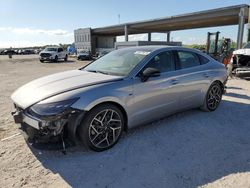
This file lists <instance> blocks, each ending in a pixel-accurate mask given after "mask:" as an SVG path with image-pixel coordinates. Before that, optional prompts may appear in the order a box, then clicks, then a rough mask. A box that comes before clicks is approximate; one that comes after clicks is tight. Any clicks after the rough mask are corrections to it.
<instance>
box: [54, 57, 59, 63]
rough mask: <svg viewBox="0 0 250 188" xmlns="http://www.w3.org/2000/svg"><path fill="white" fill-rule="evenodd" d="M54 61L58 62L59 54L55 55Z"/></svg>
mask: <svg viewBox="0 0 250 188" xmlns="http://www.w3.org/2000/svg"><path fill="white" fill-rule="evenodd" d="M54 62H56V63H57V62H58V56H57V55H56V56H55V59H54Z"/></svg>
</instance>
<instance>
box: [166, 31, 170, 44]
mask: <svg viewBox="0 0 250 188" xmlns="http://www.w3.org/2000/svg"><path fill="white" fill-rule="evenodd" d="M167 42H170V31H168V32H167Z"/></svg>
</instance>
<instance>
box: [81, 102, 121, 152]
mask: <svg viewBox="0 0 250 188" xmlns="http://www.w3.org/2000/svg"><path fill="white" fill-rule="evenodd" d="M123 128H124V117H123V114H122V112H121V111H120V109H119V108H117V107H116V106H114V105H112V104H104V105H100V106H97V107H95V108H93V109H92V110H91V111H89V112H88V113H87V115H86V117H85V118H84V120H83V122H82V124H81V125H80V128H79V130H78V134H79V137H80V139H81V140H82V142H83V144H84V145H85V146H86V147H87V148H90V149H92V150H94V151H104V150H107V149H109V148H111V147H113V146H114V145H115V144H116V143H117V142H118V140H119V139H120V137H121V135H122V131H123Z"/></svg>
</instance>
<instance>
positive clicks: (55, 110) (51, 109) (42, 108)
mask: <svg viewBox="0 0 250 188" xmlns="http://www.w3.org/2000/svg"><path fill="white" fill-rule="evenodd" d="M78 99H79V98H75V99H69V100H65V101H59V102H53V103H46V104H39V103H38V104H35V105H33V106H32V107H31V108H30V109H31V110H32V111H33V112H35V113H36V114H38V115H41V116H53V115H57V114H60V113H62V112H64V111H65V110H67V109H68V108H69V107H70V106H71V105H72V104H73V103H75V102H76V101H77V100H78Z"/></svg>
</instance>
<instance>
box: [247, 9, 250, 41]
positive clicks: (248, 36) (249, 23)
mask: <svg viewBox="0 0 250 188" xmlns="http://www.w3.org/2000/svg"><path fill="white" fill-rule="evenodd" d="M247 31H248V33H247V42H250V8H248V24H247Z"/></svg>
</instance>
